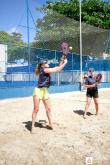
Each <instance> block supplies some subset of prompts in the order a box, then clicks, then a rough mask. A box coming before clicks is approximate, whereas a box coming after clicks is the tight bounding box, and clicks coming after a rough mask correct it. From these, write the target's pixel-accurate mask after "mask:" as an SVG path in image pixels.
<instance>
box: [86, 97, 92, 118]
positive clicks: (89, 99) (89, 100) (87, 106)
mask: <svg viewBox="0 0 110 165" xmlns="http://www.w3.org/2000/svg"><path fill="white" fill-rule="evenodd" d="M91 100H92V98H90V97H87V99H86V106H85V113H84V118H86V114H87V112H88V109H89V106H90V104H91Z"/></svg>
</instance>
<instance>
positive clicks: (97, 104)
mask: <svg viewBox="0 0 110 165" xmlns="http://www.w3.org/2000/svg"><path fill="white" fill-rule="evenodd" d="M94 104H95V109H96V115H98V112H99V102H98V98H94Z"/></svg>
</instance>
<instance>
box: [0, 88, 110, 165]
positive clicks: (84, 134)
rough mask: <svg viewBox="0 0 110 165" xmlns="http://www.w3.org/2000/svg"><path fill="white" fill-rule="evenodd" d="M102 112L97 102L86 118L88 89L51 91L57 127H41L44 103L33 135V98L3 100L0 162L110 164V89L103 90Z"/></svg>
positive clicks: (5, 164) (19, 164)
mask: <svg viewBox="0 0 110 165" xmlns="http://www.w3.org/2000/svg"><path fill="white" fill-rule="evenodd" d="M99 93H100V101H99V102H100V113H99V116H95V115H94V114H95V110H94V105H93V102H92V105H91V107H90V113H89V116H88V117H87V119H83V111H84V106H85V100H86V99H85V92H81V93H80V92H70V93H62V94H52V95H51V102H52V116H53V127H54V130H52V131H51V130H47V129H46V128H42V127H41V125H40V124H39V123H37V122H38V121H39V120H47V118H46V115H45V110H44V107H43V105H42V103H41V106H40V111H39V113H38V116H37V120H36V134H30V129H31V114H32V109H33V104H32V97H26V98H18V99H6V100H1V101H0V165H12V164H13V165H85V164H86V163H85V160H86V157H92V159H93V164H94V165H110V101H109V100H110V89H108V90H100V92H99Z"/></svg>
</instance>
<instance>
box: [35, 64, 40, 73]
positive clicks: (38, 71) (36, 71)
mask: <svg viewBox="0 0 110 165" xmlns="http://www.w3.org/2000/svg"><path fill="white" fill-rule="evenodd" d="M40 68H41V64H37V67H36V69H35V73H36V75H39V74H40Z"/></svg>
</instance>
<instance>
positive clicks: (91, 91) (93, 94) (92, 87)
mask: <svg viewBox="0 0 110 165" xmlns="http://www.w3.org/2000/svg"><path fill="white" fill-rule="evenodd" d="M89 74H90V75H89V76H88V77H87V79H86V81H85V86H86V88H87V92H86V97H87V100H86V106H85V113H84V118H86V114H87V112H88V109H89V106H90V104H91V100H92V98H93V100H94V104H95V109H96V115H98V111H99V102H98V97H99V96H98V84H99V83H98V82H97V81H96V76H95V72H94V68H91V69H89Z"/></svg>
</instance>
